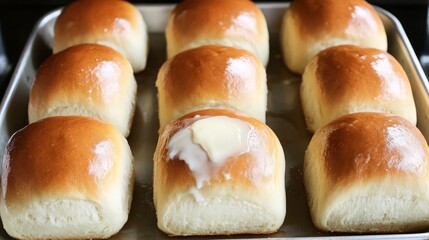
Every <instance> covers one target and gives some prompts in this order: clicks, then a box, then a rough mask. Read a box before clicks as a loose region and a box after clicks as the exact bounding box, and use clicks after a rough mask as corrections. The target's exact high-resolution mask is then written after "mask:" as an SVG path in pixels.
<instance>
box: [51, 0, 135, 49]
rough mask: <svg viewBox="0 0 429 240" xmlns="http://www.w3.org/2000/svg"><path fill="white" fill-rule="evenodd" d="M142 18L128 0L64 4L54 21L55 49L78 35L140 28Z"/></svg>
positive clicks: (99, 35)
mask: <svg viewBox="0 0 429 240" xmlns="http://www.w3.org/2000/svg"><path fill="white" fill-rule="evenodd" d="M141 21H142V17H141V14H140V12H139V11H138V10H137V8H136V7H134V6H133V5H132V4H131V3H129V2H127V1H121V0H102V1H100V0H83V1H75V2H73V3H71V4H69V5H68V6H67V7H65V8H64V10H63V11H62V12H61V14H60V15H59V16H58V18H57V21H56V22H55V29H54V31H55V38H54V47H53V48H54V53H55V52H58V51H61V50H62V49H64V48H66V47H68V46H70V45H69V44H64V43H66V42H68V41H69V39H70V38H73V37H75V36H79V35H81V36H87V35H92V36H93V38H95V39H106V38H107V39H108V38H110V37H111V36H112V34H113V35H116V37H121V36H122V34H124V33H127V34H128V33H131V32H133V31H134V29H139V28H141Z"/></svg>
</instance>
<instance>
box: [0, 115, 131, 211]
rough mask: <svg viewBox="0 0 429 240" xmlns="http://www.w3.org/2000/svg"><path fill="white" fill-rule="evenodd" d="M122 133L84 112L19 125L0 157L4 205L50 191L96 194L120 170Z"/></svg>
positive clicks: (95, 195) (71, 193)
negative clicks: (81, 115)
mask: <svg viewBox="0 0 429 240" xmlns="http://www.w3.org/2000/svg"><path fill="white" fill-rule="evenodd" d="M121 138H123V137H122V135H121V133H120V132H119V131H118V130H117V129H116V128H115V127H113V126H112V125H110V124H107V123H104V122H101V121H98V120H95V119H93V118H87V117H77V116H76V117H75V116H67V117H50V118H45V119H43V120H41V121H38V122H35V123H32V124H30V125H28V126H26V127H24V128H22V129H21V130H19V131H17V132H16V133H15V134H14V135H13V136H12V137H11V138H10V140H9V142H8V144H7V146H6V150H5V154H4V157H3V166H2V167H3V168H2V179H1V187H2V196H3V198H4V199H5V201H6V205H9V203H10V202H13V203H11V204H13V205H17V206H19V205H20V203H26V202H27V201H31V199H33V200H34V199H43V197H44V196H49V197H53V196H55V195H58V196H59V197H61V196H68V197H70V198H73V197H75V198H82V197H83V196H84V197H85V198H89V199H91V198H93V199H96V198H97V197H99V194H100V192H102V191H105V189H106V188H108V187H109V185H111V184H112V181H115V178H117V177H118V176H119V173H120V169H119V168H120V167H118V166H121V164H120V160H121V159H122V156H124V154H123V151H124V150H122V144H123V143H122V141H121ZM103 189H104V190H103Z"/></svg>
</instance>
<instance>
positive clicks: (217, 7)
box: [165, 0, 269, 66]
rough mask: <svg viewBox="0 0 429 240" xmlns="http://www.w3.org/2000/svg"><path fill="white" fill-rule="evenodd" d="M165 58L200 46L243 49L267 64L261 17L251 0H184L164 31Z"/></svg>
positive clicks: (266, 31)
mask: <svg viewBox="0 0 429 240" xmlns="http://www.w3.org/2000/svg"><path fill="white" fill-rule="evenodd" d="M165 36H166V41H167V57H168V58H171V57H173V56H174V55H176V54H178V53H179V52H182V51H184V50H186V49H190V48H195V47H198V46H202V45H226V46H231V47H236V48H243V49H246V50H248V51H250V52H252V53H253V54H255V55H256V56H257V57H258V58H259V59H260V60H261V62H262V63H263V64H264V66H266V65H267V63H268V57H269V42H268V38H269V36H268V28H267V23H266V20H265V16H264V14H263V13H262V12H261V10H260V9H259V8H258V7H257V6H256V4H255V3H253V2H252V1H250V0H234V1H231V0H205V1H201V0H185V1H182V2H180V3H179V4H177V6H176V8H175V9H174V10H173V12H172V13H171V15H170V18H169V20H168V23H167V27H166V29H165Z"/></svg>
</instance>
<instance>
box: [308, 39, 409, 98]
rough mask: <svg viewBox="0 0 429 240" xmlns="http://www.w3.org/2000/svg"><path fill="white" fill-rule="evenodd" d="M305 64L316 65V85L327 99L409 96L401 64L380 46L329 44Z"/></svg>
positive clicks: (406, 78)
mask: <svg viewBox="0 0 429 240" xmlns="http://www.w3.org/2000/svg"><path fill="white" fill-rule="evenodd" d="M308 67H310V68H313V69H315V76H316V82H317V85H318V87H319V88H320V91H321V93H322V96H323V99H325V100H326V101H327V102H328V103H332V104H333V103H338V102H341V101H344V100H346V99H347V100H348V101H355V102H359V101H372V100H379V101H380V100H401V99H410V98H411V99H412V92H411V86H410V83H409V80H408V77H407V75H406V73H405V71H404V70H403V68H402V66H401V65H400V64H399V63H398V61H397V60H396V59H395V58H394V57H392V56H391V55H390V54H389V53H387V52H385V51H382V50H378V49H374V48H364V47H358V46H352V45H341V46H336V47H331V48H328V49H326V50H324V51H322V52H320V53H319V54H318V55H316V57H315V58H313V60H312V61H311V62H310V64H309V66H308ZM410 95H411V96H410Z"/></svg>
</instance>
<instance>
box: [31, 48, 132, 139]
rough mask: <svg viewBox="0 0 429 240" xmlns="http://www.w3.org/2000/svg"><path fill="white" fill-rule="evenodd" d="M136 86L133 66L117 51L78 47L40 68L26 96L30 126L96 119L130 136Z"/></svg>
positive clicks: (51, 59)
mask: <svg viewBox="0 0 429 240" xmlns="http://www.w3.org/2000/svg"><path fill="white" fill-rule="evenodd" d="M136 94H137V83H136V80H135V78H134V75H133V71H132V68H131V65H130V64H129V62H128V61H127V59H125V57H124V56H123V55H121V54H120V53H119V52H117V51H115V50H113V49H112V48H109V47H106V46H103V45H98V44H81V45H77V46H73V47H70V48H68V49H66V50H64V51H61V52H59V53H57V54H54V55H51V56H50V57H49V58H47V59H46V60H45V61H44V62H43V63H42V65H41V66H40V67H39V69H38V70H37V73H36V77H35V80H34V83H33V85H32V88H31V91H30V99H29V104H28V118H29V122H30V123H32V122H35V121H38V120H40V119H42V118H45V117H49V116H61V115H79V116H88V117H94V118H97V119H100V120H103V121H107V122H109V123H111V124H113V125H114V126H116V127H117V128H118V129H119V130H120V131H121V133H122V134H124V136H128V134H129V132H130V128H131V125H132V120H133V115H134V110H135V101H136Z"/></svg>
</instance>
